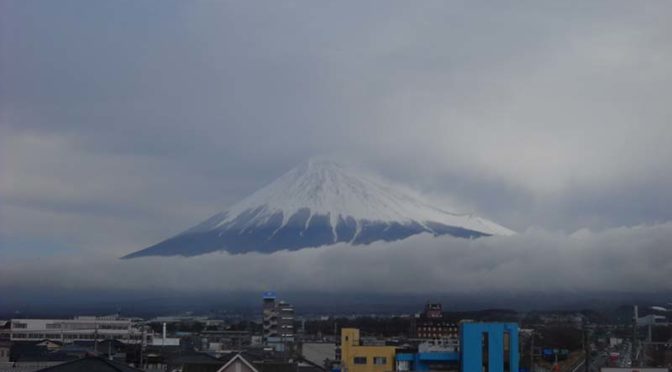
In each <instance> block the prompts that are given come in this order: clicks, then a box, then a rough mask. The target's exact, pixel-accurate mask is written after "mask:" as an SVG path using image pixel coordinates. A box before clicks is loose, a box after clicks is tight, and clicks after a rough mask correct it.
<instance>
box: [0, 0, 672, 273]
mask: <svg viewBox="0 0 672 372" xmlns="http://www.w3.org/2000/svg"><path fill="white" fill-rule="evenodd" d="M670 19H672V3H670V2H668V1H646V2H632V1H622V2H619V1H604V2H602V1H593V2H585V1H575V2H571V1H570V2H546V3H544V2H537V1H534V2H511V3H508V4H507V3H503V2H497V3H491V2H487V3H486V2H482V3H478V2H472V1H468V2H458V1H421V2H417V1H413V2H409V1H400V2H394V1H391V2H379V1H374V2H362V1H350V2H348V1H338V2H336V1H219V2H216V1H169V0H161V1H141V2H138V1H114V2H110V1H97V0H78V1H69V0H65V1H58V2H56V1H22V0H17V1H12V0H0V260H4V262H5V264H7V262H11V263H16V265H18V263H19V262H24V261H23V260H26V259H34V258H44V257H57V258H58V259H62V258H71V257H77V256H81V255H82V254H86V255H87V256H91V257H94V256H95V257H118V256H121V255H123V254H127V253H130V252H133V251H135V250H138V249H140V248H144V247H146V246H148V245H150V244H153V243H156V242H158V241H160V240H163V239H164V238H166V237H168V236H171V235H173V234H175V233H178V232H180V231H182V230H184V229H186V228H187V227H190V226H192V225H194V224H195V223H197V222H200V221H202V220H203V219H205V218H207V217H209V216H210V215H212V214H214V213H216V212H218V211H220V210H223V209H225V208H226V207H227V206H229V205H231V204H232V203H233V202H235V201H237V200H238V199H240V198H242V197H244V196H246V195H248V194H250V193H252V192H253V191H255V190H256V189H258V188H259V187H261V186H263V185H265V184H267V183H268V182H270V181H271V180H273V179H274V178H275V177H277V176H279V175H280V174H282V173H284V172H285V171H287V170H288V169H290V168H291V167H293V166H294V165H295V164H297V163H299V162H301V161H303V160H304V159H306V158H308V157H311V156H315V155H324V154H327V155H336V156H341V157H347V158H349V159H350V160H352V161H354V162H357V163H360V165H361V166H363V167H366V168H369V169H370V170H371V171H372V172H375V173H377V174H379V175H380V176H383V177H385V178H388V179H389V180H392V181H394V182H397V183H399V184H402V185H405V186H409V187H412V188H414V189H416V190H418V191H419V192H420V193H422V194H424V195H425V196H426V197H428V198H430V199H433V200H435V201H436V202H437V203H438V204H439V205H441V204H455V205H456V206H458V207H459V208H461V209H463V210H465V211H472V212H475V213H477V214H479V215H482V216H484V217H486V218H489V219H492V220H494V221H496V222H498V223H500V224H502V225H504V226H507V227H510V228H512V229H514V230H517V231H519V232H521V233H523V234H522V235H523V236H529V234H532V235H534V232H530V231H540V230H541V231H544V234H551V235H553V234H560V235H562V236H564V239H571V238H570V237H568V236H567V235H568V234H571V233H573V232H575V231H576V230H579V229H590V230H592V231H593V232H594V233H596V234H604V235H605V236H606V235H609V234H610V233H613V231H620V230H618V228H620V227H626V229H629V227H631V226H639V225H647V226H649V227H647V228H651V229H654V230H655V229H656V228H659V229H668V228H669V226H668V225H667V224H665V223H666V222H667V221H670V220H672V208H670V206H671V205H672V169H671V168H672V165H671V164H672V145H670V144H671V143H672V101H671V97H672V22H670ZM446 207H452V205H450V206H446ZM614 229H615V230H614ZM526 231H527V233H526ZM655 231H660V230H655ZM563 234H564V235H563ZM553 236H555V235H553ZM665 236H667V235H665ZM667 237H669V236H667ZM518 239H520V238H518ZM530 239H533V237H531V238H530ZM605 239H606V238H605ZM593 241H599V242H604V240H600V239H594V240H593ZM659 241H662V243H663V244H669V240H665V239H662V240H659ZM480 244H485V243H480ZM489 244H494V243H489ZM568 244H569V243H568ZM642 244H643V245H645V244H644V242H642ZM557 245H558V246H562V244H557ZM569 245H571V244H569ZM634 246H635V248H636V246H637V244H634ZM633 249H634V248H633ZM642 249H645V248H642ZM115 265H117V263H115ZM16 267H18V266H16Z"/></svg>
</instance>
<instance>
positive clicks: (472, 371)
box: [460, 323, 520, 372]
mask: <svg viewBox="0 0 672 372" xmlns="http://www.w3.org/2000/svg"><path fill="white" fill-rule="evenodd" d="M484 349H485V350H484ZM506 349H508V358H506V359H505V354H504V351H505V350H506ZM486 353H487V358H484V354H486ZM519 361H520V355H519V351H518V325H517V324H515V323H462V324H461V325H460V362H461V363H460V372H481V371H483V365H484V362H485V365H487V371H488V372H504V371H505V370H506V371H511V372H517V371H518V369H519ZM505 367H508V368H505Z"/></svg>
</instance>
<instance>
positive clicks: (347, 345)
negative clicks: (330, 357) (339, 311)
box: [341, 328, 396, 372]
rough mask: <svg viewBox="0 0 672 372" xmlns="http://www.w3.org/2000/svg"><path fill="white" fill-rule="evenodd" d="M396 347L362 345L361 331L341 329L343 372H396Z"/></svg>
mask: <svg viewBox="0 0 672 372" xmlns="http://www.w3.org/2000/svg"><path fill="white" fill-rule="evenodd" d="M395 354H396V348H395V347H394V346H369V345H362V343H361V341H360V338H359V329H356V328H343V329H341V371H342V372H388V371H389V372H391V371H394V357H395Z"/></svg>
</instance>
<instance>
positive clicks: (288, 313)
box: [262, 292, 294, 349]
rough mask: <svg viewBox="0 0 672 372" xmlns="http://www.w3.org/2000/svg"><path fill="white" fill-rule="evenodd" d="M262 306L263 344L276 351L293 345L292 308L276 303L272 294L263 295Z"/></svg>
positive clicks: (286, 304) (280, 302)
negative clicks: (284, 346)
mask: <svg viewBox="0 0 672 372" xmlns="http://www.w3.org/2000/svg"><path fill="white" fill-rule="evenodd" d="M262 306H263V307H262V308H263V332H264V335H263V341H264V343H265V344H266V345H270V346H273V347H275V348H276V349H278V348H281V349H282V348H283V347H282V345H287V344H291V343H294V307H293V306H292V305H290V304H289V303H287V302H285V301H277V297H276V295H275V293H274V292H265V293H264V295H263V302H262Z"/></svg>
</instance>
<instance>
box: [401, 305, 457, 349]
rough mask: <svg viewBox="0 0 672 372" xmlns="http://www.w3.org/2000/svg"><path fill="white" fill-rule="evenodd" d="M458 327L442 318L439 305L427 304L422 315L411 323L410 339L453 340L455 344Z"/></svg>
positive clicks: (418, 315)
mask: <svg viewBox="0 0 672 372" xmlns="http://www.w3.org/2000/svg"><path fill="white" fill-rule="evenodd" d="M458 334H459V330H458V325H457V324H456V323H454V322H451V321H449V320H448V319H446V318H445V317H444V316H443V308H442V306H441V304H439V303H427V304H426V305H425V309H424V311H423V312H422V313H420V314H417V315H416V316H415V318H413V319H412V322H411V337H414V338H420V339H427V340H432V339H453V340H455V341H456V342H457V339H458Z"/></svg>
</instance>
